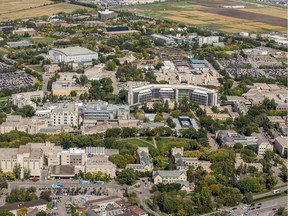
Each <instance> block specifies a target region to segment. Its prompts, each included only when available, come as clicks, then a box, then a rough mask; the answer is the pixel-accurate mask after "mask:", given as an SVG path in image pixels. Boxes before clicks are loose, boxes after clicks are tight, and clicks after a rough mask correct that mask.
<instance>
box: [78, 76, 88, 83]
mask: <svg viewBox="0 0 288 216" xmlns="http://www.w3.org/2000/svg"><path fill="white" fill-rule="evenodd" d="M79 81H80V84H81V86H85V85H86V84H87V83H88V77H87V76H86V75H84V74H82V75H81V76H80V78H79Z"/></svg>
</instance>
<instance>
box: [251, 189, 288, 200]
mask: <svg viewBox="0 0 288 216" xmlns="http://www.w3.org/2000/svg"><path fill="white" fill-rule="evenodd" d="M279 189H280V190H281V192H283V191H287V186H284V187H281V188H279ZM272 191H273V190H272ZM272 191H269V192H267V193H263V194H259V195H255V196H253V199H254V200H255V199H260V198H263V197H267V196H271V195H273V192H272Z"/></svg>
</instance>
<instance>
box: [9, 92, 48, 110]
mask: <svg viewBox="0 0 288 216" xmlns="http://www.w3.org/2000/svg"><path fill="white" fill-rule="evenodd" d="M43 96H44V92H43V91H32V92H22V93H18V94H12V101H13V104H14V105H16V106H17V107H18V108H22V107H23V106H26V105H30V106H32V107H33V108H36V103H34V102H33V100H41V99H42V98H43Z"/></svg>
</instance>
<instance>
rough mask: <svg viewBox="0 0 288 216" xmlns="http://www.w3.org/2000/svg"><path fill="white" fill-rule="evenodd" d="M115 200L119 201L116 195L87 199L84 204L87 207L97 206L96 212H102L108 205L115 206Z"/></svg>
mask: <svg viewBox="0 0 288 216" xmlns="http://www.w3.org/2000/svg"><path fill="white" fill-rule="evenodd" d="M117 201H121V198H120V197H118V196H109V197H105V198H99V199H95V200H88V201H87V202H86V205H87V206H88V207H97V212H103V211H105V210H106V208H107V206H108V205H111V206H115V205H116V202H117Z"/></svg>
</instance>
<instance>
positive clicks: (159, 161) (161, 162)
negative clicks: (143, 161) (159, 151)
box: [153, 155, 165, 167]
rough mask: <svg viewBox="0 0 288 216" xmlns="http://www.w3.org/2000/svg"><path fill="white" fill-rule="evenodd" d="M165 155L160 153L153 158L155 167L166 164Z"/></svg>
mask: <svg viewBox="0 0 288 216" xmlns="http://www.w3.org/2000/svg"><path fill="white" fill-rule="evenodd" d="M164 159H165V158H164V157H163V156H161V155H159V156H157V157H155V158H154V159H153V164H154V166H155V167H163V166H164V165H165V162H164Z"/></svg>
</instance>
